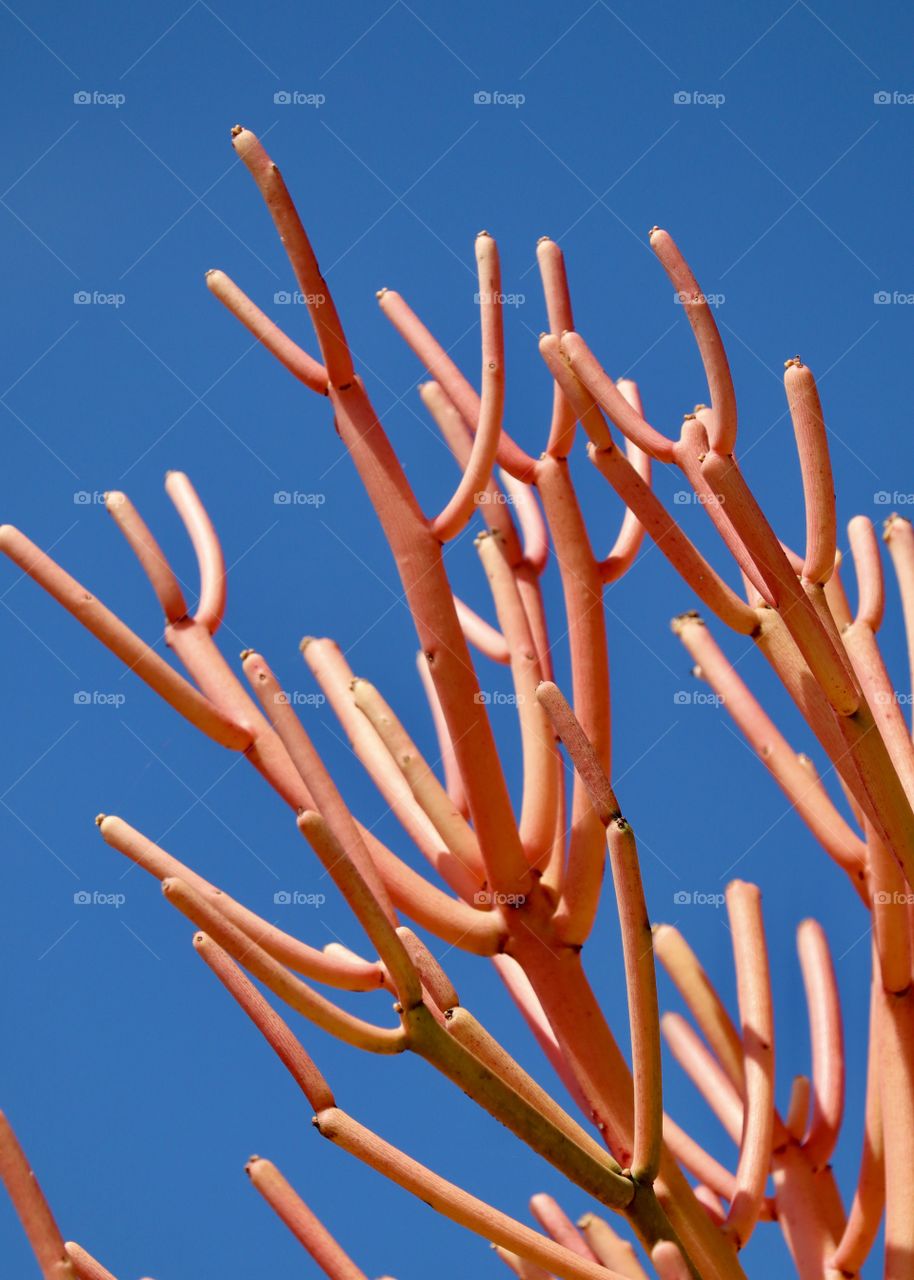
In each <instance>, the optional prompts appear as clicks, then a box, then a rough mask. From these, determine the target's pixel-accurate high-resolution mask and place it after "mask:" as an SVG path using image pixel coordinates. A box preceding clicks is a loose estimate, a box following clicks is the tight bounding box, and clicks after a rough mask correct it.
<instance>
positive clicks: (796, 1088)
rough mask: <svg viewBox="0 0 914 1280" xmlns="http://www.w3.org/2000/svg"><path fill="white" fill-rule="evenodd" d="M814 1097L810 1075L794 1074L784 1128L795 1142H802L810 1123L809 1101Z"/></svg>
mask: <svg viewBox="0 0 914 1280" xmlns="http://www.w3.org/2000/svg"><path fill="white" fill-rule="evenodd" d="M811 1098H812V1081H811V1080H810V1078H809V1076H794V1078H793V1082H792V1084H791V1086H790V1101H789V1103H788V1104H787V1115H786V1116H785V1117H784V1128H785V1129H786V1130H787V1132H788V1133H789V1134H790V1136H791V1138H793V1140H794V1141H795V1142H802V1141H803V1138H804V1136H805V1134H806V1129H807V1125H808V1123H809V1103H810V1100H811Z"/></svg>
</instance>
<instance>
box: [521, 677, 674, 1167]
mask: <svg viewBox="0 0 914 1280" xmlns="http://www.w3.org/2000/svg"><path fill="white" fill-rule="evenodd" d="M536 696H537V700H538V701H539V703H540V704H541V705H542V706H543V708H544V709H545V711H546V713H547V714H548V716H549V718H550V720H551V721H552V725H553V728H554V729H555V731H556V733H557V734H558V736H559V737H560V738H561V740H562V742H563V743H564V744H565V748H566V750H567V751H568V754H569V755H570V756H571V758H572V760H573V761H574V766H575V769H576V770H577V772H578V775H579V776H580V778H581V781H582V782H583V783H584V785H585V786H586V788H587V790H588V794H589V795H590V799H591V803H592V804H593V807H594V809H595V811H596V812H597V814H598V815H599V817H600V821H601V822H602V823H603V824H604V825H605V827H606V843H607V847H608V849H609V859H610V866H611V868H612V875H613V885H614V888H615V891H616V905H617V908H618V912H619V925H620V930H621V934H622V953H623V957H624V963H625V986H626V992H627V995H628V1014H629V1029H630V1033H631V1041H632V1072H633V1076H634V1143H633V1150H632V1174H633V1176H634V1177H635V1178H636V1179H637V1180H638V1181H639V1182H647V1183H651V1182H653V1180H654V1179H655V1178H656V1176H657V1172H658V1169H659V1164H660V1154H661V1146H662V1142H663V1098H662V1088H661V1067H660V1020H659V1010H658V1006H657V980H656V974H655V972H654V949H653V940H652V935H651V924H650V919H649V918H648V914H647V904H646V902H645V900H644V887H643V885H642V882H641V871H640V867H639V864H638V848H637V845H636V843H635V837H634V833H633V832H632V829H631V827H630V826H629V824H628V823H627V822H626V820H625V819H624V818H623V817H622V814H621V812H620V810H619V803H618V801H617V799H616V796H615V793H614V792H613V789H612V786H611V784H610V782H609V779H608V778H607V777H606V775H605V773H603V770H602V768H601V766H600V761H599V758H598V756H597V753H596V751H595V750H594V747H593V744H592V743H591V742H590V741H589V739H588V738H587V737H586V735H585V734H584V732H583V730H582V729H581V726H580V724H578V721H577V719H576V717H575V715H574V712H573V711H572V710H571V708H570V707H569V705H568V703H567V702H566V701H565V699H564V698H563V697H562V694H561V692H560V691H559V689H558V688H557V687H556V686H555V685H554V684H551V683H550V682H548V681H547V682H544V683H543V684H541V685H540V686H539V688H538V689H537V693H536Z"/></svg>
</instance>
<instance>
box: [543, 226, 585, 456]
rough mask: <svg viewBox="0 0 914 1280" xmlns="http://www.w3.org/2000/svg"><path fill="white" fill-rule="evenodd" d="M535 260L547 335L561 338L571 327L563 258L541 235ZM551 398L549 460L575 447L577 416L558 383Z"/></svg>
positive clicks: (558, 250) (569, 302) (552, 244)
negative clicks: (538, 272)
mask: <svg viewBox="0 0 914 1280" xmlns="http://www.w3.org/2000/svg"><path fill="white" fill-rule="evenodd" d="M536 260H537V263H538V264H539V269H540V280H541V281H542V285H543V296H544V298H545V301H546V315H547V317H548V322H549V332H550V333H551V334H552V335H553V336H554V337H556V338H561V336H562V334H563V333H566V332H567V331H569V330H571V329H573V328H574V316H573V314H572V310H571V294H570V293H569V291H568V277H567V275H566V274H565V259H564V256H563V254H562V251H561V249H560V248H559V246H558V245H557V244H556V243H555V241H554V240H550V239H549V237H548V236H543V237H542V239H541V240H539V241H538V242H537V246H536ZM552 396H553V399H552V423H551V425H550V427H549V441H548V444H547V445H546V452H547V453H548V454H549V456H550V457H552V458H567V457H568V454H569V453H570V452H571V446H572V445H573V444H574V437H575V430H576V428H577V417H576V416H575V412H574V409H573V408H572V406H571V405H570V404H569V402H568V399H567V398H566V396H565V393H564V392H563V391H562V389H561V387H560V386H559V385H558V383H555V384H554V386H553V392H552Z"/></svg>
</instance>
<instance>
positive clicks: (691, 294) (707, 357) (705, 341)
mask: <svg viewBox="0 0 914 1280" xmlns="http://www.w3.org/2000/svg"><path fill="white" fill-rule="evenodd" d="M649 238H650V246H651V248H652V249H653V251H654V253H656V255H657V257H658V258H659V260H660V263H661V265H662V266H663V269H664V271H665V272H666V273H667V276H668V277H669V279H670V283H671V284H672V285H673V288H674V289H675V290H676V292H677V294H678V298H679V301H680V302H681V303H682V307H683V310H684V311H685V313H686V315H687V316H688V318H689V324H690V325H691V326H692V332H693V333H694V335H695V341H696V343H697V345H698V352H699V355H700V356H701V362H702V364H703V365H704V370H705V376H706V378H707V379H708V391H709V393H710V396H711V407H712V409H713V411H714V424H713V429H712V430H711V431H710V432H709V437H710V443H711V448H712V449H713V450H714V451H715V452H716V453H722V454H730V453H732V452H733V449H734V446H735V445H736V395H735V393H734V390H733V379H732V378H731V376H730V365H729V364H728V362H727V353H726V351H724V344H723V343H722V342H721V338H720V333H719V332H718V328H717V325H716V324H715V322H714V317H713V315H712V314H711V308H710V306H709V304H708V300H707V298H706V297H705V295H704V294H703V293H702V291H701V289H700V287H699V285H698V281H697V280H696V279H695V277H694V275H693V274H692V272H691V270H690V268H689V265H688V263H687V262H686V260H685V258H683V256H682V254H681V253H680V252H679V248H678V246H677V245H676V243H675V241H674V240H673V238H672V237H671V236H670V235H669V234H668V232H666V231H662V230H661V229H660V228H659V227H654V228H653V229H652V230H651V234H650V237H649Z"/></svg>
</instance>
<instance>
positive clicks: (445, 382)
mask: <svg viewBox="0 0 914 1280" xmlns="http://www.w3.org/2000/svg"><path fill="white" fill-rule="evenodd" d="M378 302H379V303H380V306H381V310H382V311H383V313H384V315H385V316H386V317H387V319H388V320H390V322H391V323H392V324H393V326H394V328H395V329H396V330H397V332H398V333H399V335H400V337H401V338H403V340H404V341H405V342H406V343H407V345H408V346H409V347H410V348H411V349H412V350H413V351H414V352H415V354H416V355H417V356H418V358H419V360H420V361H421V363H422V364H423V365H424V366H425V368H426V369H427V370H428V372H429V374H430V376H431V377H432V378H434V380H435V382H437V383H439V384H440V386H441V388H442V390H443V391H444V393H445V395H447V396H448V398H449V399H450V400H452V401H453V403H454V404H455V405H456V407H457V409H458V411H459V413H460V415H461V417H462V418H463V420H464V421H465V422H466V423H467V425H468V426H469V427H470V429H471V430H472V431H475V430H476V424H477V423H478V422H479V408H480V402H479V396H478V395H477V393H476V392H475V391H474V389H473V388H472V386H470V384H469V382H467V380H466V378H465V377H464V376H463V374H462V373H461V372H460V370H459V369H458V368H457V366H456V364H454V361H453V360H452V359H451V358H450V356H449V355H448V354H447V352H446V351H445V350H444V348H443V347H442V346H441V344H440V343H439V342H438V341H437V340H436V339H435V338H433V337H432V335H431V334H430V333H429V331H428V329H426V327H425V325H424V324H423V323H422V321H421V320H420V319H419V317H418V316H417V315H416V314H415V312H414V311H412V309H411V308H410V307H409V305H408V304H407V303H406V302H404V300H403V298H401V297H400V295H399V294H398V293H395V292H394V290H393V289H382V290H381V292H380V293H379V294H378ZM497 456H498V462H499V465H500V466H502V467H504V469H505V471H507V472H509V473H510V474H511V475H512V476H514V477H515V478H516V479H518V480H525V481H529V480H530V478H531V475H532V472H533V468H534V466H535V462H534V459H533V458H531V457H530V455H529V454H527V453H525V452H524V450H523V449H521V448H519V447H518V445H516V444H515V443H514V441H513V440H512V439H511V437H510V436H509V435H508V434H507V432H505V431H502V433H501V438H500V440H499V444H498V454H497Z"/></svg>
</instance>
